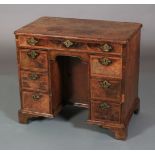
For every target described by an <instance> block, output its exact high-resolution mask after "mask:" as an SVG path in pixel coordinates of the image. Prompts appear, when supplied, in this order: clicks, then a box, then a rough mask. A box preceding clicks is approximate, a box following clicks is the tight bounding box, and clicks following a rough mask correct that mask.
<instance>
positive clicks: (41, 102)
mask: <svg viewBox="0 0 155 155" xmlns="http://www.w3.org/2000/svg"><path fill="white" fill-rule="evenodd" d="M49 100H50V99H49V95H48V94H44V93H40V92H26V91H23V92H22V107H23V109H24V110H27V111H31V112H38V113H48V114H49V113H50V104H49Z"/></svg>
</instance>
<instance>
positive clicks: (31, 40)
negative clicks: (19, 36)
mask: <svg viewBox="0 0 155 155" xmlns="http://www.w3.org/2000/svg"><path fill="white" fill-rule="evenodd" d="M27 43H28V44H29V45H31V46H35V45H36V44H37V43H38V40H37V39H35V38H34V37H32V38H29V39H28V40H27Z"/></svg>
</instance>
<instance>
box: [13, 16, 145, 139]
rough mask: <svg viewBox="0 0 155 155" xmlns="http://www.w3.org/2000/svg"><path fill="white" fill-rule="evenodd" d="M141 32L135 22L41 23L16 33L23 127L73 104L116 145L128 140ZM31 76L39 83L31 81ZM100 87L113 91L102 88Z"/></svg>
mask: <svg viewBox="0 0 155 155" xmlns="http://www.w3.org/2000/svg"><path fill="white" fill-rule="evenodd" d="M141 27H142V25H141V24H139V23H131V22H130V23H129V22H114V21H101V20H84V19H69V18H58V17H42V18H39V19H38V20H36V21H34V22H32V23H30V24H28V25H26V26H24V27H22V28H20V29H18V30H17V31H15V36H16V46H17V62H18V69H19V73H18V75H19V84H20V99H21V109H20V110H19V115H18V116H19V122H20V123H28V120H29V119H31V118H33V117H36V118H37V117H40V116H42V117H48V118H53V117H55V116H56V115H57V114H59V112H60V111H61V110H62V108H63V106H65V105H66V104H73V105H74V106H79V107H85V108H88V110H89V114H88V123H89V124H95V125H98V126H101V127H103V128H108V129H109V130H111V131H112V133H114V136H115V138H116V139H121V140H125V139H126V138H127V130H128V124H129V122H130V119H131V117H132V115H133V113H135V114H137V113H138V112H139V109H140V99H139V97H138V76H139V55H140V29H141ZM30 40H31V42H30ZM64 42H65V43H66V42H67V43H70V44H67V45H65V44H64ZM105 44H106V47H110V48H109V49H110V50H108V49H105ZM105 58H106V59H108V61H109V60H110V62H108V64H106V63H107V62H105V61H106V60H105ZM32 73H35V76H36V75H37V77H39V78H36V79H35V80H34V79H31V78H30V75H31V74H32ZM34 78H35V77H34ZM101 81H107V82H108V83H110V86H109V87H108V88H104V87H103V85H101V84H100V82H101Z"/></svg>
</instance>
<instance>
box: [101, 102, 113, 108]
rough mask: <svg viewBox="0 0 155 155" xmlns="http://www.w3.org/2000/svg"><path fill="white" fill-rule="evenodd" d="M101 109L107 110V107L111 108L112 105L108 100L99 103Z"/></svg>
mask: <svg viewBox="0 0 155 155" xmlns="http://www.w3.org/2000/svg"><path fill="white" fill-rule="evenodd" d="M99 107H100V109H102V110H106V109H109V108H110V105H109V104H108V103H106V102H103V103H101V104H100V105H99Z"/></svg>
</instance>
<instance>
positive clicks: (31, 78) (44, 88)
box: [20, 71, 48, 92]
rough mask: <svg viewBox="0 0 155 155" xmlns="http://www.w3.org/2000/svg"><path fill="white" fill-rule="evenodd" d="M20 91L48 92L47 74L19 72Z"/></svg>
mask: <svg viewBox="0 0 155 155" xmlns="http://www.w3.org/2000/svg"><path fill="white" fill-rule="evenodd" d="M20 74H21V86H22V89H26V90H32V91H33V90H34V91H41V92H48V73H45V72H42V73H39V72H30V71H21V73H20Z"/></svg>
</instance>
